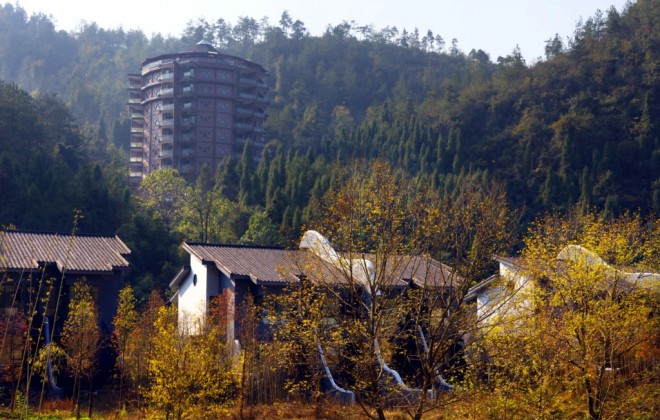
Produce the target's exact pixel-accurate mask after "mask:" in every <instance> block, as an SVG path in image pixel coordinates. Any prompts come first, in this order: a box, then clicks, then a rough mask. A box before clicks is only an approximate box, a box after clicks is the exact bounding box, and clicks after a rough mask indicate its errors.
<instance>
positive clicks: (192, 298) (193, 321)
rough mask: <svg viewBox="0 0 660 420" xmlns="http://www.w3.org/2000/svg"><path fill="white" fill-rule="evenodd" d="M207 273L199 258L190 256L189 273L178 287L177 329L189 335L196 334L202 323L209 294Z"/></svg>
mask: <svg viewBox="0 0 660 420" xmlns="http://www.w3.org/2000/svg"><path fill="white" fill-rule="evenodd" d="M208 271H209V270H208V267H207V266H206V265H205V264H203V263H202V261H201V260H200V259H199V258H197V257H195V256H194V255H191V256H190V273H189V274H188V276H187V277H186V278H185V280H183V281H182V282H181V286H180V287H179V329H181V330H182V331H187V332H188V333H189V334H197V333H198V332H199V331H200V328H201V326H202V325H203V323H204V318H205V316H206V310H207V305H208V294H209V292H208V287H207V286H208V281H209V273H208ZM195 276H197V281H196V284H195V282H194V278H195ZM216 281H217V280H216Z"/></svg>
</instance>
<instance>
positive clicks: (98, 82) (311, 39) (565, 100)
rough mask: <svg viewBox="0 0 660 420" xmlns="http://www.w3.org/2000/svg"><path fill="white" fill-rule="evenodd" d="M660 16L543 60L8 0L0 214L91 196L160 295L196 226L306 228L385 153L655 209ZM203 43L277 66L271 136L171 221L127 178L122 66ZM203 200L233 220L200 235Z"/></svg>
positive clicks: (403, 163)
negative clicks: (341, 174) (168, 33)
mask: <svg viewBox="0 0 660 420" xmlns="http://www.w3.org/2000/svg"><path fill="white" fill-rule="evenodd" d="M659 15H660V7H659V6H658V2H657V1H655V0H639V1H637V2H636V3H633V4H631V5H629V6H628V8H627V9H626V10H623V11H621V12H618V11H616V10H615V9H614V8H612V9H610V10H608V11H607V12H606V13H602V12H600V11H598V12H596V14H595V15H594V16H593V17H591V18H589V19H587V20H586V21H584V22H582V23H580V24H579V25H577V27H576V30H575V33H574V34H573V35H572V36H571V37H569V38H568V39H565V40H564V39H561V38H560V37H558V36H554V37H550V39H548V41H547V44H546V57H545V59H544V60H541V61H539V62H538V63H536V64H534V65H533V66H527V65H526V63H525V61H524V59H523V57H522V56H521V54H520V52H519V51H517V50H514V51H512V53H511V54H510V55H508V56H506V57H498V58H497V59H496V60H491V58H490V57H489V56H488V54H486V53H485V52H483V51H481V50H478V51H475V50H472V51H470V52H469V53H465V52H463V51H461V50H460V49H459V44H458V41H457V40H452V41H451V42H449V43H447V42H445V40H444V39H442V37H440V36H439V35H437V34H433V33H432V32H431V31H427V32H426V33H420V32H419V31H418V30H417V29H415V30H413V31H407V30H401V31H399V30H398V29H397V28H392V27H387V28H382V29H375V28H373V27H372V26H369V25H367V26H357V25H355V24H349V23H346V22H344V23H342V24H340V25H337V26H335V27H329V28H328V29H327V30H326V32H325V33H324V34H323V35H322V36H311V35H310V34H309V33H308V32H307V31H306V29H305V27H304V23H303V22H300V21H298V20H295V19H294V18H292V17H291V16H290V15H289V14H288V13H286V12H285V13H283V15H282V18H281V19H280V21H279V22H278V23H277V24H272V23H270V22H268V21H267V20H265V19H262V20H256V19H253V18H249V17H244V18H241V19H239V21H238V22H236V23H235V24H232V23H230V22H227V21H225V20H223V19H218V20H215V21H211V20H205V19H200V20H199V21H197V22H193V23H190V24H189V25H188V27H187V28H185V30H184V31H183V32H182V34H181V36H179V37H169V38H164V37H162V36H160V35H154V36H153V37H151V38H148V37H146V36H145V35H144V34H143V33H142V32H140V31H134V30H129V31H124V30H122V29H104V28H100V27H98V25H96V24H95V23H84V24H82V25H81V26H80V27H79V28H77V29H76V30H75V31H73V32H70V33H67V32H64V31H56V30H55V28H54V25H53V23H52V22H51V21H50V19H49V18H48V17H46V16H44V15H33V16H28V15H27V14H26V13H25V11H24V10H23V9H21V8H20V7H19V6H12V5H11V4H5V5H4V6H0V28H1V29H0V63H1V64H0V79H5V80H8V81H13V82H14V83H16V84H15V85H14V84H12V83H11V82H2V84H1V85H0V89H1V91H2V94H1V95H0V143H1V145H2V148H1V149H0V160H1V162H2V164H1V165H0V186H1V187H0V198H1V199H2V202H3V206H2V208H1V209H0V223H2V224H5V225H8V224H13V225H15V226H17V227H18V228H23V229H47V230H68V228H69V226H70V224H71V218H72V213H73V209H74V208H78V209H81V210H82V212H83V214H84V216H85V218H84V220H83V222H82V223H81V225H80V228H81V230H82V231H83V232H103V233H115V232H118V233H119V234H120V236H121V237H122V238H123V239H124V240H125V241H126V242H127V243H128V245H129V246H130V247H131V248H132V249H133V250H134V254H133V256H132V258H133V267H134V279H133V280H134V282H135V283H136V284H138V291H146V290H149V289H150V288H151V287H153V286H159V287H162V286H164V285H165V284H166V283H167V281H168V278H169V277H170V276H171V274H172V271H173V270H174V267H175V266H176V265H177V262H176V260H177V258H176V247H177V243H178V242H179V241H180V240H181V239H189V240H199V241H215V242H239V241H242V242H245V243H269V244H283V245H286V244H288V243H289V241H295V240H296V239H297V238H298V235H299V233H300V228H301V226H304V225H308V224H309V223H310V222H311V221H312V220H314V219H315V218H317V217H318V216H319V214H318V204H319V202H320V201H321V200H322V197H323V196H324V194H325V193H326V191H327V190H328V188H329V187H330V186H331V185H332V183H333V182H334V180H335V179H336V178H337V174H338V171H339V170H340V168H342V167H345V166H346V164H347V163H348V162H350V161H352V160H354V159H367V160H371V159H374V158H383V159H385V160H387V161H389V162H390V163H391V164H392V165H393V166H394V167H395V168H399V170H400V171H402V172H403V173H405V174H406V175H407V176H409V177H411V178H412V179H413V180H414V182H415V183H416V184H417V185H419V186H422V185H430V186H432V187H433V188H434V189H438V190H440V191H441V192H443V193H444V194H451V193H453V192H454V191H455V189H456V186H457V185H459V184H461V183H462V182H463V181H464V180H466V179H479V180H482V181H490V180H492V179H495V180H497V181H498V182H500V183H502V184H503V185H504V186H505V187H506V189H507V192H508V199H509V201H510V204H511V205H512V207H514V208H518V209H520V210H521V214H522V220H523V221H524V222H527V221H529V220H531V219H532V218H533V217H534V216H535V215H536V214H538V213H539V212H541V211H544V210H550V209H553V208H559V209H566V208H569V207H571V206H574V205H579V206H581V207H582V208H588V207H590V206H596V207H599V208H602V209H605V210H606V211H611V212H614V213H619V212H622V211H624V210H626V209H640V210H641V211H642V212H657V211H659V210H660V175H658V174H660V127H658V124H657V123H656V121H655V119H654V116H657V115H660V94H659V92H658V87H659V86H660V84H659V80H658V77H659V76H658V66H657V64H658V62H659V61H660V57H659V54H660V52H659V51H660V48H659V45H658V44H659V41H658V40H659V39H660V36H659V35H660V34H659V32H660V29H658V28H660V24H658V20H659V19H658V17H659ZM201 38H206V39H208V40H209V41H211V42H212V43H214V44H215V45H216V46H217V47H218V48H219V49H220V50H221V51H223V52H226V53H229V54H235V55H239V56H243V57H246V58H248V59H251V60H254V61H256V62H259V63H261V64H263V65H264V67H266V68H267V69H268V70H269V72H270V75H271V78H270V85H271V89H272V97H271V105H270V107H269V109H268V113H269V118H268V120H267V127H266V128H267V139H268V140H269V143H268V145H267V147H266V148H265V150H264V155H263V157H262V159H261V161H260V162H259V163H258V164H257V163H253V162H252V161H251V160H249V159H247V156H249V150H246V152H247V153H245V154H244V155H245V158H243V159H233V158H230V159H227V160H226V161H225V162H224V163H223V165H222V166H221V167H220V168H219V170H218V172H217V174H215V176H214V174H212V173H208V172H207V171H205V172H204V175H203V179H200V180H199V181H198V182H197V184H196V186H195V189H196V193H197V197H198V198H199V200H197V201H196V202H195V203H190V200H184V201H183V202H182V203H181V206H180V207H181V208H180V209H178V210H177V212H176V215H175V216H176V217H175V218H174V219H173V223H174V224H172V225H170V222H167V221H163V220H162V219H159V218H156V219H155V220H154V218H152V217H150V216H148V215H147V214H149V215H151V214H157V213H152V212H149V213H147V212H145V211H143V209H145V208H149V207H148V203H146V202H145V200H134V197H135V195H134V194H133V193H131V192H130V191H129V190H128V188H127V183H126V171H125V166H126V165H125V162H126V160H127V159H126V153H125V152H126V147H127V145H128V120H127V115H126V109H125V102H126V93H125V86H126V81H125V80H126V79H125V77H126V73H129V72H133V71H135V70H137V69H138V68H139V65H140V62H141V61H142V60H143V59H144V58H145V57H149V56H154V55H157V54H161V53H166V52H172V51H181V50H185V49H187V48H189V47H190V46H191V45H192V44H194V43H195V42H197V41H198V40H199V39H201ZM28 92H29V94H28ZM249 147H250V145H249V143H248V144H247V145H246V148H247V149H249ZM175 176H176V175H175ZM216 196H217V197H216ZM204 203H205V205H206V206H207V207H208V206H209V205H211V206H213V209H212V210H208V211H207V213H206V214H207V215H208V217H210V218H211V222H213V220H215V221H216V222H217V223H216V225H214V224H213V223H208V226H206V225H205V226H204V228H203V229H202V231H201V232H200V229H201V228H199V226H197V225H196V224H194V223H191V222H190V220H191V217H192V215H194V214H198V215H199V214H201V213H200V211H202V210H203V204H204ZM209 203H215V204H209ZM195 206H196V207H195ZM200 206H201V207H200ZM200 209H201V210H200ZM179 210H180V211H179ZM140 284H142V286H140Z"/></svg>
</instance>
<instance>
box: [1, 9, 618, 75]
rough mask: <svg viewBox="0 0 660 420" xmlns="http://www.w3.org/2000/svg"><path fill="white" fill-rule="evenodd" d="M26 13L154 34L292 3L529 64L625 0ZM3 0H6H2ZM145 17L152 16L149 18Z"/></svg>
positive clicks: (309, 24)
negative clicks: (518, 54) (552, 42)
mask: <svg viewBox="0 0 660 420" xmlns="http://www.w3.org/2000/svg"><path fill="white" fill-rule="evenodd" d="M7 1H8V2H11V3H12V4H14V5H19V6H21V7H22V8H23V9H25V10H26V12H27V13H28V14H33V13H44V14H46V15H47V16H49V17H51V18H52V20H53V21H54V22H55V26H56V28H57V29H63V30H66V31H71V30H75V29H76V27H78V26H79V25H80V24H81V22H83V21H85V22H88V23H91V22H96V23H97V24H98V25H99V26H100V27H102V28H106V29H116V28H119V27H122V28H123V29H124V30H129V29H141V30H142V31H143V32H145V33H146V34H147V36H150V35H152V34H154V33H161V34H162V35H168V34H171V35H175V36H178V35H180V34H181V33H182V32H183V30H184V28H185V27H186V24H187V23H188V22H189V21H196V20H197V19H198V18H200V17H204V18H205V19H206V20H207V21H211V22H212V21H215V20H217V19H219V18H223V19H225V20H226V21H229V22H230V23H232V24H233V23H236V22H237V20H238V17H240V16H248V17H252V18H255V19H257V20H260V19H261V18H263V17H267V18H268V20H269V22H270V24H272V25H275V24H277V22H278V21H279V20H280V16H281V15H282V12H283V11H285V10H286V11H288V12H289V15H290V16H291V17H292V18H293V20H296V19H299V20H300V21H302V22H303V23H304V24H305V26H306V28H307V29H308V30H309V32H310V33H311V34H312V35H321V34H323V32H324V31H325V30H326V28H327V27H328V25H332V26H335V25H337V24H340V23H342V22H343V21H347V22H351V21H354V22H355V24H356V25H357V26H360V25H367V24H373V26H374V28H375V29H381V28H384V27H386V26H396V27H397V28H398V29H399V31H401V30H402V29H403V28H406V29H408V30H409V31H412V30H414V28H418V29H419V31H420V34H425V33H426V31H427V30H428V29H430V30H431V31H433V33H434V34H436V35H437V34H439V35H441V36H442V37H443V38H444V39H445V42H446V45H450V44H451V40H452V39H453V38H456V39H457V40H458V47H459V48H460V49H461V50H462V51H464V52H466V53H468V52H469V51H470V50H471V49H473V48H474V49H482V50H484V51H486V52H487V53H488V54H489V55H490V57H491V60H493V61H496V60H497V57H498V56H506V55H508V54H509V53H511V51H513V49H514V48H515V47H516V45H518V46H519V47H520V49H521V51H522V54H523V56H524V57H525V58H526V60H527V62H528V64H531V63H533V62H535V61H536V58H537V57H541V56H543V51H544V46H545V43H544V41H545V40H547V39H549V38H551V37H553V36H554V35H555V33H558V34H559V35H560V36H561V37H562V38H563V39H565V38H566V36H570V35H572V33H573V31H574V29H575V25H576V23H577V22H578V20H579V19H580V18H583V19H585V20H586V19H587V18H589V17H591V16H593V15H594V13H595V12H596V10H597V9H600V10H602V11H603V12H604V13H605V12H606V11H607V10H608V9H609V8H610V6H612V5H613V6H614V7H616V8H617V10H619V11H621V10H622V9H623V8H624V6H625V3H626V2H627V0H333V1H318V0H239V1H228V0H182V1H176V0H106V1H103V2H101V1H98V0H7ZM0 2H2V0H0ZM144 17H146V19H145V18H144Z"/></svg>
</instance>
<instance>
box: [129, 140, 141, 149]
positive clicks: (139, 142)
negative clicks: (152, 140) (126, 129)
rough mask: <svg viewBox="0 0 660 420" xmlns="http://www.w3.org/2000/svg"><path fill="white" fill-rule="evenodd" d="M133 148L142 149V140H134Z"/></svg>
mask: <svg viewBox="0 0 660 420" xmlns="http://www.w3.org/2000/svg"><path fill="white" fill-rule="evenodd" d="M131 149H142V142H141V141H132V142H131Z"/></svg>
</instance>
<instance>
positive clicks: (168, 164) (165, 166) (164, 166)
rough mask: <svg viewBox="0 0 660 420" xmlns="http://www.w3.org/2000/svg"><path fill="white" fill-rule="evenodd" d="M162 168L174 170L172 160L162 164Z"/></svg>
mask: <svg viewBox="0 0 660 420" xmlns="http://www.w3.org/2000/svg"><path fill="white" fill-rule="evenodd" d="M160 167H161V168H163V169H172V160H170V159H168V160H166V161H164V162H160Z"/></svg>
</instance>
